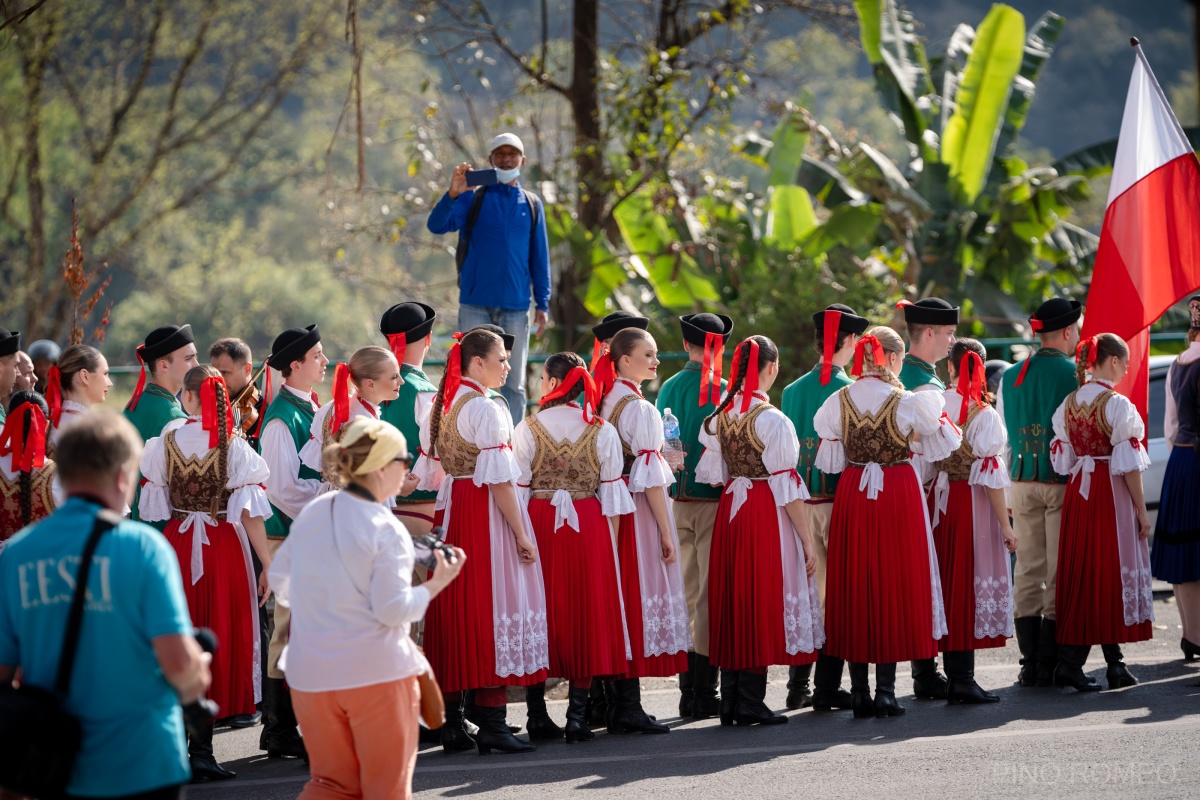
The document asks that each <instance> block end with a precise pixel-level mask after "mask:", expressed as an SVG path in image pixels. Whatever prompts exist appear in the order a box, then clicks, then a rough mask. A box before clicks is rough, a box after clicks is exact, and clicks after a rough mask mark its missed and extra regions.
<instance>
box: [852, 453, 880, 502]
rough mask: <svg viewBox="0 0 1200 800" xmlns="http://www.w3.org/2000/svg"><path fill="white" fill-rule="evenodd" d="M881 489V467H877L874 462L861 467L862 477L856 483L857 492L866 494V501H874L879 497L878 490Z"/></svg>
mask: <svg viewBox="0 0 1200 800" xmlns="http://www.w3.org/2000/svg"><path fill="white" fill-rule="evenodd" d="M882 489H883V467H881V466H879V464H877V463H876V462H874V461H871V462H868V463H867V465H866V466H865V467H863V473H862V477H861V478H859V481H858V490H859V491H860V492H866V493H867V499H868V500H874V499H876V498H877V497H879V492H880V490H882Z"/></svg>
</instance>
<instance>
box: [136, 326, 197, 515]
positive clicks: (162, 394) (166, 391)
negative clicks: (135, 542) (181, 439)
mask: <svg viewBox="0 0 1200 800" xmlns="http://www.w3.org/2000/svg"><path fill="white" fill-rule="evenodd" d="M137 357H138V361H139V362H141V365H142V371H141V374H140V375H139V376H138V385H137V388H136V389H135V390H134V392H133V397H132V398H130V400H129V403H128V404H126V406H125V418H126V419H128V420H129V421H130V422H132V423H133V427H135V428H137V432H138V435H139V436H141V437H142V441H143V442H148V441H150V440H151V439H153V438H154V437H155V436H161V435H162V432H163V428H165V427H167V425H169V424H170V423H171V422H173V421H174V420H183V419H187V414H186V413H185V412H184V410H183V406H181V405H179V401H178V400H177V399H176V396H177V395H178V394H179V392H180V391H181V390H182V389H183V377H184V376H185V375H187V373H188V370H189V369H191V368H192V367H194V366H196V363H197V361H196V344H195V339H194V338H193V337H192V326H191V325H163V326H162V327H161V328H155V329H154V330H152V331H150V333H148V334H146V341H145V343H143V344H141V345H138V349H137ZM139 483H140V479H139ZM141 496H142V492H141V486H139V487H138V489H137V491H135V493H134V495H133V515H132V516H133V519H139V518H140V517H139V515H138V502H139V501H140V500H141ZM148 524H151V525H153V526H154V527H155V528H158V529H159V530H160V531H162V530H166V528H167V523H166V522H165V521H164V522H154V523H148Z"/></svg>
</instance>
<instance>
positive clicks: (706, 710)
mask: <svg viewBox="0 0 1200 800" xmlns="http://www.w3.org/2000/svg"><path fill="white" fill-rule="evenodd" d="M695 655H696V665H695V666H694V667H693V668H692V719H709V718H710V717H715V716H716V715H717V713H718V712H720V710H721V701H720V700H719V699H718V698H717V680H718V674H717V668H716V667H714V666H713V665H712V664H710V663H709V661H708V656H705V655H701V654H700V653H696V654H695Z"/></svg>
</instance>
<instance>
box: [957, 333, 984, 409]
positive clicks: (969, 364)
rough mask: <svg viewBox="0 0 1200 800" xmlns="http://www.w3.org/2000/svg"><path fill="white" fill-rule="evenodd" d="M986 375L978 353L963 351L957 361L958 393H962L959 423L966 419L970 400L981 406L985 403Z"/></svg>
mask: <svg viewBox="0 0 1200 800" xmlns="http://www.w3.org/2000/svg"><path fill="white" fill-rule="evenodd" d="M986 376H987V373H986V372H985V371H984V369H983V359H982V358H980V357H979V354H978V353H976V352H974V351H972V350H968V351H967V352H965V353H963V357H962V359H961V360H960V361H959V362H958V393H959V394H961V395H962V407H961V408H960V409H959V411H958V424H959V425H962V424H963V423H964V422H966V421H967V411H968V410H969V408H970V405H971V401H972V400H974V401H975V402H976V403H978V404H979V405H981V406H986V405H987V401H986V400H985V399H984V397H983V386H984V383H985V380H986Z"/></svg>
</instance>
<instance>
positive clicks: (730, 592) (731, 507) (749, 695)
mask: <svg viewBox="0 0 1200 800" xmlns="http://www.w3.org/2000/svg"><path fill="white" fill-rule="evenodd" d="M778 375H779V350H778V349H777V348H776V347H775V344H774V342H772V341H771V340H770V339H768V338H766V337H765V336H751V337H750V338H748V339H746V340H745V341H743V342H742V343H741V344H739V345H738V346H737V349H736V350H735V351H734V353H733V375H732V376H731V378H730V382H729V391H728V393H727V394H726V395H725V398H724V400H723V401H722V402H721V405H719V406H717V410H716V411H715V412H713V414H712V416H710V417H709V418H708V419H706V420H705V421H704V424H703V425H701V426H700V444H702V445H703V446H704V454H703V455H702V456H701V457H700V463H699V464H698V465H697V467H696V479H697V480H698V481H703V482H705V483H712V484H720V485H723V486H724V487H725V491H724V493H723V494H722V495H721V501H720V503H719V505H718V506H717V522H716V527H715V528H714V529H713V535H712V557H711V560H710V562H709V570H708V609H709V640H710V644H709V660H710V661H711V662H712V664H713V666H717V667H720V668H721V708H720V717H721V724H722V725H734V724H737V725H776V724H782V723H785V722H787V717H785V716H783V715H782V714H776V713H775V712H774V711H772V710H771V709H770V708H769V707H768V706H767V704H766V703H765V702H764V700H765V698H766V694H767V667H768V666H769V665H771V664H787V665H789V666H799V665H803V664H812V663H814V662H815V661H816V660H817V650H819V649H820V648H821V646H822V645H823V644H824V643H825V630H824V628H823V626H822V624H821V600H820V594H819V592H818V589H817V582H816V580H815V578H814V577H813V576H814V574H815V573H816V570H817V557H816V551H815V550H814V549H813V543H812V534H811V532H810V531H809V529H808V521H807V518H806V517H805V516H804V501H805V500H807V499H808V498H809V495H808V489H807V488H806V487H805V486H804V481H803V480H801V479H800V474H799V473H798V472H796V463H797V461H799V458H800V441H799V440H798V439H797V438H796V429H795V426H793V425H792V421H791V420H790V419H788V418H787V416H786V415H785V414H784V413H783V412H782V411H779V410H778V409H777V408H775V407H774V406H772V405H771V402H770V400H769V399H768V398H767V392H768V391H770V389H771V386H772V384H774V383H775V379H776V378H777V377H778Z"/></svg>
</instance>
